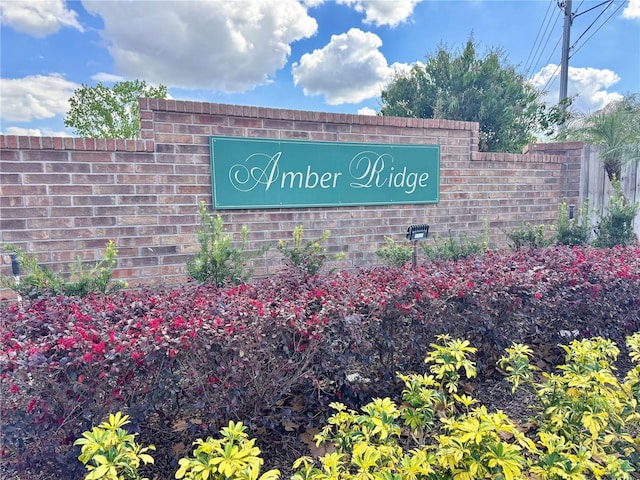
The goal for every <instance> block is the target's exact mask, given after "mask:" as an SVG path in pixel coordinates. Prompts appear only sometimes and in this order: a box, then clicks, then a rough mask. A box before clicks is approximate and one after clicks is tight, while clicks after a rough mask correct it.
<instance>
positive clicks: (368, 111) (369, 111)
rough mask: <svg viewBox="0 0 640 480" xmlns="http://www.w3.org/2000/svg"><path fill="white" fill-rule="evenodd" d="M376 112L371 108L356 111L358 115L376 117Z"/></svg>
mask: <svg viewBox="0 0 640 480" xmlns="http://www.w3.org/2000/svg"><path fill="white" fill-rule="evenodd" d="M377 114H378V112H376V111H375V110H374V109H373V108H369V107H364V108H361V109H359V110H358V115H374V116H375V115H377Z"/></svg>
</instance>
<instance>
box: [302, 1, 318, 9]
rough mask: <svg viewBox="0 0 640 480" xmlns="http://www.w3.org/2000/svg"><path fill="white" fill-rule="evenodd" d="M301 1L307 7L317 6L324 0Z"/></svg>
mask: <svg viewBox="0 0 640 480" xmlns="http://www.w3.org/2000/svg"><path fill="white" fill-rule="evenodd" d="M301 1H302V3H303V4H304V5H305V6H306V7H309V8H313V7H319V6H320V5H322V4H323V3H324V0H301Z"/></svg>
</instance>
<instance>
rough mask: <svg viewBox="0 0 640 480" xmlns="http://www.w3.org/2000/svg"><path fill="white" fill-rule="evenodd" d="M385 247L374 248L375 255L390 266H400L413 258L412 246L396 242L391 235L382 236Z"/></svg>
mask: <svg viewBox="0 0 640 480" xmlns="http://www.w3.org/2000/svg"><path fill="white" fill-rule="evenodd" d="M384 241H385V243H386V244H387V246H386V247H384V248H381V249H380V250H376V255H377V256H378V257H380V258H381V259H382V261H383V262H384V263H385V264H386V265H389V266H391V267H402V266H404V265H406V264H407V263H409V262H410V261H411V259H412V258H413V247H412V246H411V245H404V244H401V243H396V242H395V240H394V239H393V238H391V237H384Z"/></svg>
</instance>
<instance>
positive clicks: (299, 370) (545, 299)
mask: <svg viewBox="0 0 640 480" xmlns="http://www.w3.org/2000/svg"><path fill="white" fill-rule="evenodd" d="M0 308H1V312H2V318H1V325H0V340H1V342H2V343H1V349H0V382H1V388H2V392H3V393H2V395H1V400H0V401H1V404H0V407H1V413H2V420H1V421H2V447H1V448H2V452H1V454H2V468H3V469H5V470H6V471H12V472H18V474H19V475H20V473H19V472H26V471H27V470H28V471H29V472H30V473H29V474H28V477H29V478H34V479H35V478H65V479H73V478H82V475H83V469H82V465H81V464H80V462H78V461H77V460H76V457H77V455H78V450H77V447H73V446H72V443H73V441H74V440H75V439H76V438H77V437H78V436H79V435H80V433H81V432H83V431H85V430H87V429H89V428H90V427H91V426H92V425H93V424H96V423H98V422H99V421H100V420H102V419H103V418H105V417H107V415H108V413H109V412H115V411H123V412H125V413H126V414H128V415H130V418H131V421H132V425H131V426H132V428H131V429H130V431H134V432H140V434H141V435H140V443H142V444H148V443H154V444H155V445H156V447H157V448H158V452H157V453H156V455H154V456H155V457H156V462H157V463H158V466H157V468H158V467H159V468H163V466H164V468H165V470H166V471H165V476H166V477H167V478H171V475H172V473H171V472H173V471H175V469H176V465H177V459H178V458H180V456H182V455H183V454H184V453H185V452H186V451H188V449H189V448H190V444H191V442H192V441H193V440H194V439H195V438H196V437H203V436H206V435H213V434H214V433H216V432H217V430H218V429H219V428H220V427H222V426H224V425H226V424H227V423H228V421H229V420H242V421H243V422H244V423H245V424H246V425H248V427H249V428H250V430H251V434H252V435H253V436H256V437H257V438H258V441H259V443H260V444H261V448H263V449H264V450H266V455H265V456H266V457H267V461H269V460H268V453H269V451H270V447H271V448H274V449H275V448H279V447H280V446H282V444H283V442H284V440H283V439H285V438H286V437H287V435H289V436H291V435H292V434H297V433H299V432H302V431H304V430H305V429H307V428H310V427H313V426H318V425H321V424H322V422H323V421H324V419H325V418H326V416H325V415H326V413H327V406H328V404H329V403H330V402H331V401H334V400H340V401H342V402H344V403H347V404H348V405H350V406H353V407H356V406H357V405H359V404H362V402H365V401H367V400H368V399H369V398H371V397H372V396H396V397H397V394H398V393H399V390H400V384H399V383H398V381H397V379H396V376H395V374H396V372H398V371H402V372H411V371H424V363H423V360H424V356H425V353H426V351H427V350H428V348H429V344H430V343H431V342H432V341H433V339H434V336H435V335H436V334H440V333H449V334H450V335H451V336H452V337H454V338H465V339H468V340H470V341H471V342H472V344H473V346H475V347H478V349H479V350H478V353H477V355H476V358H475V360H476V361H477V363H478V367H479V369H480V380H479V381H482V376H483V375H485V376H486V375H490V374H492V373H493V368H494V366H495V361H496V360H497V358H498V357H499V356H500V355H501V354H502V353H503V348H504V347H506V346H509V345H510V344H511V342H513V341H518V342H523V343H528V344H530V345H532V346H534V348H535V346H538V347H539V348H538V350H539V352H541V357H542V358H540V359H539V360H540V361H543V360H544V361H548V362H550V363H555V362H556V361H557V360H560V357H559V355H560V353H561V352H559V351H557V350H556V349H555V347H554V346H555V345H557V344H559V343H566V341H567V338H566V337H563V336H564V335H570V336H572V337H573V336H577V337H578V338H580V337H585V336H595V335H600V336H603V337H606V338H610V339H612V340H614V341H615V342H616V343H617V344H618V345H624V337H625V336H626V335H629V334H631V333H633V332H635V331H637V330H638V329H639V328H638V327H639V326H640V247H639V246H638V245H635V246H631V247H626V248H615V249H594V248H589V247H580V248H578V247H575V248H568V247H550V248H547V249H540V250H528V251H526V250H521V251H513V252H506V253H488V254H487V255H486V256H483V257H476V258H467V259H465V260H461V261H459V262H457V263H453V262H441V263H438V262H434V263H428V264H425V265H423V266H421V267H419V268H417V269H410V268H387V267H385V268H372V269H367V270H357V271H351V272H346V271H345V272H339V273H336V274H332V275H321V276H313V277H308V276H305V277H303V276H300V275H298V274H296V272H295V271H294V270H287V271H283V272H282V273H281V274H278V275H273V276H270V277H269V278H265V279H262V280H259V281H256V282H255V283H253V284H247V285H240V286H237V287H229V288H216V287H211V286H197V285H184V286H179V287H175V288H170V289H169V288H167V289H147V288H141V289H139V290H133V289H132V290H128V291H121V292H117V293H114V294H112V295H90V296H88V297H86V298H83V299H80V298H75V297H55V298H42V299H38V300H34V301H32V302H25V303H24V304H23V305H15V304H12V305H9V304H4V305H2V306H1V307H0ZM622 356H625V355H622ZM157 468H156V470H154V471H156V472H157V471H158V470H157ZM25 475H26V474H25ZM25 478H26V477H25Z"/></svg>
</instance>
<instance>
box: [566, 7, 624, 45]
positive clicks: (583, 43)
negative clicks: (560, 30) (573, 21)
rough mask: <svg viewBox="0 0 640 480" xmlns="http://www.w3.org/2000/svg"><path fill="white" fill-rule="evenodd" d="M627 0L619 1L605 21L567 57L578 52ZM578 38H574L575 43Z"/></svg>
mask: <svg viewBox="0 0 640 480" xmlns="http://www.w3.org/2000/svg"><path fill="white" fill-rule="evenodd" d="M628 1H629V0H624V1H623V2H621V3H620V5H619V6H618V8H616V9H615V10H614V11H613V12H611V15H609V16H608V17H607V18H606V19H605V21H604V22H602V24H601V25H600V26H599V27H598V28H596V30H595V31H594V32H593V33H592V34H591V35H590V36H589V38H587V39H586V40H585V41H584V42H582V44H581V45H580V46H579V47H578V48H576V49H575V50H574V51H573V53H570V55H569V58H571V56H572V55H575V54H576V53H578V51H580V49H581V48H582V47H584V46H585V44H586V43H587V42H588V41H589V40H591V38H592V37H593V36H594V35H595V34H596V33H598V31H599V30H600V29H601V28H602V27H604V25H605V24H606V23H607V22H608V21H609V20H611V18H612V17H613V16H614V15H615V14H616V13H618V11H620V9H621V8H622V7H624V6H625V5H626V4H627V2H628ZM612 3H613V0H612ZM608 8H609V7H607V8H605V9H604V10H603V12H604V11H605V10H607V9H608ZM589 28H590V27H589ZM585 33H586V31H585ZM580 38H582V35H581V36H580ZM580 38H578V40H580ZM578 40H576V43H577V41H578ZM574 46H575V44H574V45H573V46H572V47H571V48H573V47H574Z"/></svg>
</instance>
